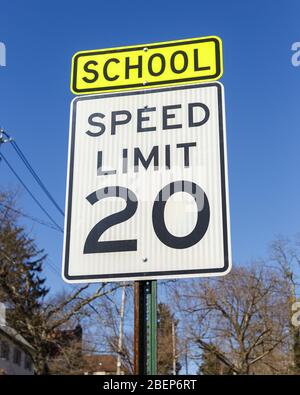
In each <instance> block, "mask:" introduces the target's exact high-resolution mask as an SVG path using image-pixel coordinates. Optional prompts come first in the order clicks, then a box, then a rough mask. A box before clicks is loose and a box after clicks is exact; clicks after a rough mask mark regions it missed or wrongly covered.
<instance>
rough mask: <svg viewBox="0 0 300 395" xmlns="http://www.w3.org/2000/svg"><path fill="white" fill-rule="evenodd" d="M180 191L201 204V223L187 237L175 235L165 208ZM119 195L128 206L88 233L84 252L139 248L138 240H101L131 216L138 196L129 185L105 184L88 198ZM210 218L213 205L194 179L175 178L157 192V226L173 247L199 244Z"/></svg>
mask: <svg viewBox="0 0 300 395" xmlns="http://www.w3.org/2000/svg"><path fill="white" fill-rule="evenodd" d="M176 192H187V193H189V194H190V195H191V196H193V198H194V200H195V202H196V204H197V211H198V216H197V222H196V225H195V227H194V229H193V230H192V231H191V233H189V234H188V235H186V236H183V237H177V236H174V235H172V234H171V233H170V232H169V231H168V229H167V227H166V224H165V219H164V211H165V206H166V203H167V201H168V199H169V198H170V197H171V196H172V195H173V194H174V193H176ZM109 197H119V198H122V199H124V200H125V201H126V207H125V208H124V209H123V210H122V211H119V212H118V213H114V214H111V215H109V216H108V217H106V218H103V219H102V220H101V221H100V222H98V223H97V224H96V225H95V226H94V227H93V228H92V230H91V231H90V233H89V234H88V237H87V239H86V241H85V244H84V250H83V253H84V254H96V253H104V252H121V251H137V240H136V239H133V240H111V241H99V239H100V237H101V236H102V235H103V233H104V232H105V231H106V230H107V229H109V228H110V227H112V226H114V225H117V224H120V223H122V222H125V221H127V220H128V219H130V218H131V217H132V216H133V215H134V214H135V212H136V210H137V207H138V199H137V197H136V195H135V194H134V193H133V192H132V191H131V190H130V189H128V188H124V187H120V186H115V187H105V188H101V189H99V190H97V191H96V192H93V193H91V194H90V195H89V196H87V198H86V199H87V200H88V202H89V203H90V204H91V205H94V204H95V203H97V202H99V201H100V200H102V199H105V198H109ZM209 219H210V207H209V202H208V199H207V196H206V194H205V192H204V191H203V190H202V189H201V188H200V187H199V185H197V184H195V183H193V182H190V181H175V182H172V183H170V184H168V185H166V186H165V187H164V188H163V189H162V190H161V191H160V192H159V193H158V195H157V197H156V199H155V202H154V204H153V209H152V224H153V229H154V231H155V233H156V236H157V237H158V239H159V240H160V241H161V242H162V243H163V244H165V245H166V246H168V247H170V248H176V249H183V248H188V247H191V246H193V245H195V244H197V243H198V242H199V241H200V240H201V239H202V238H203V236H204V235H205V233H206V231H207V228H208V225H209Z"/></svg>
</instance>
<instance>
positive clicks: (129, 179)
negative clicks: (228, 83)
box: [63, 82, 231, 282]
mask: <svg viewBox="0 0 300 395" xmlns="http://www.w3.org/2000/svg"><path fill="white" fill-rule="evenodd" d="M230 266H231V252H230V230H229V206H228V190H227V164H226V135H225V124H224V107H223V86H222V85H221V84H220V83H217V82H215V83H207V84H199V85H188V86H179V87H170V88H161V89H154V90H142V91H131V92H124V93H116V94H106V95H97V96H81V97H78V98H75V99H74V100H73V102H72V105H71V126H70V141H69V174H68V186H67V210H66V221H65V242H64V265H63V276H64V278H65V280H66V281H68V282H98V281H107V280H110V281H120V280H122V281H123V280H142V279H163V278H183V277H196V276H209V275H218V274H219V275H221V274H226V273H227V272H228V271H229V270H230Z"/></svg>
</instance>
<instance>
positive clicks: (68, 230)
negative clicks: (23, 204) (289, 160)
mask: <svg viewBox="0 0 300 395" xmlns="http://www.w3.org/2000/svg"><path fill="white" fill-rule="evenodd" d="M213 86H214V87H216V88H217V92H218V116H219V143H220V147H219V148H220V167H221V169H220V171H221V194H222V216H223V218H222V224H223V246H224V266H223V267H221V268H212V269H192V270H172V271H159V272H136V273H114V274H92V275H78V276H77V275H76V276H70V275H69V251H70V234H71V213H72V194H73V170H74V148H75V129H76V125H75V120H76V110H77V103H78V102H79V101H82V100H92V99H95V98H97V99H105V98H109V97H118V96H134V95H145V94H146V95H147V94H151V93H158V92H166V91H175V90H185V89H195V88H200V89H201V88H207V87H213ZM223 123H224V117H223V96H222V85H221V84H220V83H219V82H212V83H206V84H197V85H188V86H178V87H169V88H161V89H153V90H147V91H132V92H121V93H112V94H106V95H95V96H82V97H77V98H75V99H74V100H73V102H72V131H71V141H70V144H71V146H70V158H69V179H68V188H67V189H68V197H67V199H68V206H67V207H68V210H67V221H66V230H65V231H66V235H65V250H64V267H63V270H64V278H65V279H66V280H67V281H70V282H72V281H74V282H76V281H78V280H80V281H81V282H82V280H97V279H98V280H104V279H107V280H108V279H111V280H112V281H113V279H116V278H118V279H121V278H133V279H134V278H135V277H159V276H161V277H162V276H174V275H181V274H182V275H191V274H205V273H206V274H213V273H224V272H226V271H227V269H228V268H229V245H228V232H227V226H228V219H227V204H228V202H227V192H226V170H225V146H224V127H223Z"/></svg>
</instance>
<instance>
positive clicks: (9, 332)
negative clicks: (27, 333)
mask: <svg viewBox="0 0 300 395" xmlns="http://www.w3.org/2000/svg"><path fill="white" fill-rule="evenodd" d="M1 332H2V333H4V334H5V335H6V336H8V337H9V338H10V339H11V340H12V341H14V342H16V343H18V344H19V345H20V346H21V347H25V348H26V349H27V350H28V351H29V352H34V348H33V347H32V346H31V344H29V343H28V341H27V340H25V339H24V337H23V336H21V335H20V334H19V333H18V332H17V331H16V330H15V329H13V328H11V327H10V326H7V325H0V333H1Z"/></svg>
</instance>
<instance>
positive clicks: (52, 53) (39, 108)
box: [0, 0, 300, 290]
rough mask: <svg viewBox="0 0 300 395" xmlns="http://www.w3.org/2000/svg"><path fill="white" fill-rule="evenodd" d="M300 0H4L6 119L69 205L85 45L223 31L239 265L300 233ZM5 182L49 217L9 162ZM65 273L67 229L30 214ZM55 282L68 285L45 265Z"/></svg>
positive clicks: (1, 81) (1, 89)
mask: <svg viewBox="0 0 300 395" xmlns="http://www.w3.org/2000/svg"><path fill="white" fill-rule="evenodd" d="M299 13H300V4H299V2H298V1H292V0H286V1H282V0H279V1H276V2H274V1H267V0H264V1H258V0H253V1H251V2H240V1H226V2H225V1H220V0H217V1H213V2H199V1H188V0H187V1H185V2H182V1H180V2H179V1H177V0H173V1H164V2H163V1H156V0H155V1H151V2H148V3H142V2H140V1H135V0H132V1H130V2H123V1H114V2H101V1H94V0H90V1H89V2H78V1H73V2H66V1H65V2H62V1H56V0H52V1H51V2H47V1H44V2H40V1H39V2H38V1H30V0H28V1H26V2H24V1H13V2H5V3H3V4H2V5H1V9H0V41H1V42H4V43H5V45H6V48H7V66H6V67H0V125H1V126H3V127H4V128H5V129H6V130H7V131H9V132H10V133H11V135H13V137H14V138H15V140H16V141H17V143H18V144H19V146H20V147H21V148H22V150H23V151H24V153H25V154H26V156H27V157H28V159H29V160H30V162H31V164H32V166H33V167H34V169H35V170H36V171H37V172H38V174H39V175H40V177H41V178H42V180H43V181H44V183H45V184H46V185H47V187H48V188H49V189H50V191H51V192H52V194H53V195H54V196H55V198H56V200H57V201H58V202H59V204H60V205H61V206H64V199H65V182H66V165H67V141H68V123H69V106H70V102H71V99H72V98H73V95H72V94H71V92H70V90H69V80H70V66H71V58H72V55H73V54H74V53H75V52H77V51H79V50H88V49H96V48H106V47H114V46H125V45H133V44H139V43H151V42H155V41H166V40H176V39H184V38H190V37H201V36H206V35H218V36H220V37H221V38H222V40H223V50H224V75H223V77H222V79H221V81H222V82H223V84H224V86H225V95H226V96H225V97H226V117H227V135H228V159H229V184H230V202H231V224H232V250H233V259H234V261H236V262H247V261H249V260H251V259H252V258H256V257H262V256H264V255H265V253H266V248H267V245H268V243H269V242H270V241H271V240H272V238H273V237H274V236H275V235H276V234H279V233H282V234H286V235H293V234H294V233H296V232H298V231H299V212H300V210H299V209H300V199H299V196H300V185H299V164H300V163H299V162H300V156H299V147H300V133H299V126H300V111H299V104H300V84H299V82H300V67H298V68H297V67H293V66H292V64H291V56H292V52H291V46H292V43H293V42H296V41H300V30H299ZM2 150H3V151H2V152H3V153H5V154H6V157H7V158H8V159H9V160H10V162H11V163H12V164H13V166H14V167H15V169H16V170H17V171H18V173H19V174H20V175H21V176H22V178H23V179H24V180H25V182H26V184H27V185H28V186H30V189H31V190H32V191H33V192H34V194H36V196H38V197H39V199H40V200H41V201H42V202H43V204H44V205H45V207H47V209H48V210H49V212H50V213H51V214H52V215H53V216H54V217H55V218H56V220H57V221H59V222H60V223H61V224H62V222H63V221H62V217H60V214H59V213H58V212H56V211H55V209H54V208H53V207H52V206H51V204H50V203H49V202H48V201H47V199H46V198H45V197H44V196H43V195H42V193H41V191H40V190H39V189H38V188H37V187H36V185H35V184H34V182H33V180H32V178H30V176H29V175H28V174H27V173H26V172H25V169H24V167H23V166H22V165H21V163H20V161H19V160H18V158H17V157H16V155H15V154H14V151H13V150H12V148H11V147H10V146H9V145H8V144H7V145H6V146H3V147H2ZM0 186H1V188H12V189H14V190H16V189H18V190H19V191H20V195H19V202H18V205H19V207H20V208H21V209H23V210H24V212H26V213H29V214H31V215H33V216H35V217H39V218H44V219H45V220H47V218H45V217H44V214H43V213H42V212H41V211H40V209H39V208H38V207H37V206H36V205H35V203H34V202H32V200H31V199H30V197H29V196H28V195H27V193H26V192H25V191H23V190H22V188H21V187H20V185H19V184H18V182H17V181H16V180H15V179H14V178H13V176H12V174H11V173H10V172H9V170H8V169H7V167H6V165H5V164H4V163H1V164H0ZM26 224H27V226H28V230H29V231H30V232H31V234H32V235H33V236H34V237H36V239H37V243H38V245H39V247H41V248H45V250H46V252H47V253H48V254H49V258H50V262H51V265H54V266H55V267H56V268H57V271H58V272H60V266H61V249H62V235H61V234H60V233H58V232H55V231H53V230H51V229H48V228H45V227H42V226H39V225H37V224H33V223H32V222H30V221H26ZM47 274H48V283H49V285H50V286H52V287H53V289H54V290H57V289H59V288H60V287H62V286H63V281H62V280H61V279H60V278H59V276H58V275H57V274H54V273H53V270H52V269H47Z"/></svg>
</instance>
